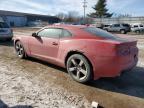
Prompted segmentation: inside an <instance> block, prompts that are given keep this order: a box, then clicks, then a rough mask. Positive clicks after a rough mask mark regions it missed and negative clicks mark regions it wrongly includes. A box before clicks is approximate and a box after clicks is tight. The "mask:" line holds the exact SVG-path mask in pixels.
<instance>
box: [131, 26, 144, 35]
mask: <svg viewBox="0 0 144 108" xmlns="http://www.w3.org/2000/svg"><path fill="white" fill-rule="evenodd" d="M131 31H132V32H136V33H142V32H144V25H142V24H132V25H131Z"/></svg>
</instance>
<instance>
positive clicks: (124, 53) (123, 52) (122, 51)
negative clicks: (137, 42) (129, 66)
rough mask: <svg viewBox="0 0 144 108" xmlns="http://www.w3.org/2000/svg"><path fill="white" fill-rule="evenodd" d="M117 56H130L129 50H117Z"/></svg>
mask: <svg viewBox="0 0 144 108" xmlns="http://www.w3.org/2000/svg"><path fill="white" fill-rule="evenodd" d="M117 53H118V55H120V56H126V55H130V53H131V50H130V48H125V47H124V48H118V50H117Z"/></svg>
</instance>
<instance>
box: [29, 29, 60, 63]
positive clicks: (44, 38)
mask: <svg viewBox="0 0 144 108" xmlns="http://www.w3.org/2000/svg"><path fill="white" fill-rule="evenodd" d="M61 34H62V30H61V29H58V28H45V29H43V30H41V31H39V32H38V33H37V36H36V37H31V38H30V40H29V49H30V52H31V55H32V56H36V57H40V58H44V59H47V60H54V59H56V58H57V55H58V50H59V39H60V35H61Z"/></svg>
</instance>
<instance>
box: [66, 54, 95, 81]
mask: <svg viewBox="0 0 144 108" xmlns="http://www.w3.org/2000/svg"><path fill="white" fill-rule="evenodd" d="M67 71H68V73H69V75H70V76H71V78H72V79H74V80H75V81H77V82H79V83H86V82H88V81H90V80H91V79H92V73H91V72H92V68H91V65H90V63H89V61H88V60H87V58H85V57H84V56H82V55H80V54H74V55H72V56H70V57H69V58H68V60H67Z"/></svg>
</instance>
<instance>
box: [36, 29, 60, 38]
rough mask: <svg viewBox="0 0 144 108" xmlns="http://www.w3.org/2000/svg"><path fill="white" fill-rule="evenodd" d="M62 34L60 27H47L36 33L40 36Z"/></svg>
mask: <svg viewBox="0 0 144 108" xmlns="http://www.w3.org/2000/svg"><path fill="white" fill-rule="evenodd" d="M61 34H62V29H57V28H47V29H44V30H42V31H40V32H39V33H38V36H40V37H48V38H59V37H60V36H61Z"/></svg>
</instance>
